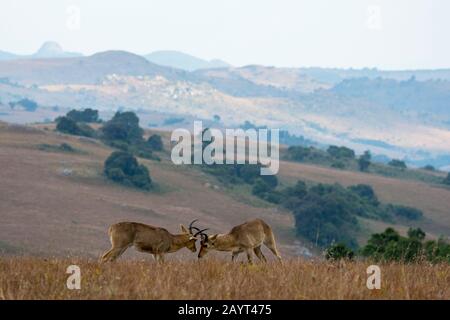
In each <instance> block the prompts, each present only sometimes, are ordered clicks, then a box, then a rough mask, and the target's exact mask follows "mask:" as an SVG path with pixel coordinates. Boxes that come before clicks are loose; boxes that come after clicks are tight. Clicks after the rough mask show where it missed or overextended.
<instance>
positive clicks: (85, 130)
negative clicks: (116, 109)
mask: <svg viewBox="0 0 450 320" xmlns="http://www.w3.org/2000/svg"><path fill="white" fill-rule="evenodd" d="M56 122H57V124H56V130H57V131H59V132H63V133H67V134H72V135H76V136H84V137H94V136H95V130H94V129H92V128H91V127H89V126H88V125H85V124H78V123H77V122H75V121H74V120H72V119H71V118H68V117H59V118H57V120H56Z"/></svg>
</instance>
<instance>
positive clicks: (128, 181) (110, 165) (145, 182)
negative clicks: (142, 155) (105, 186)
mask: <svg viewBox="0 0 450 320" xmlns="http://www.w3.org/2000/svg"><path fill="white" fill-rule="evenodd" d="M104 173H105V175H106V176H107V177H108V178H109V179H111V180H113V181H115V182H118V183H121V184H124V185H127V186H135V187H137V188H140V189H144V190H150V189H151V187H152V180H151V178H150V174H149V171H148V169H147V167H145V166H143V165H140V164H139V163H138V162H137V160H136V158H135V157H133V155H132V154H130V153H128V152H123V151H115V152H113V153H112V154H111V155H110V156H109V157H108V159H106V161H105V164H104Z"/></svg>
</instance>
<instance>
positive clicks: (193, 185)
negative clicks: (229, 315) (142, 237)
mask: <svg viewBox="0 0 450 320" xmlns="http://www.w3.org/2000/svg"><path fill="white" fill-rule="evenodd" d="M35 127H37V128H39V130H37V129H33V128H29V127H20V126H7V125H5V124H0V168H1V172H2V180H1V183H0V200H1V201H0V212H1V215H0V222H1V223H0V252H6V253H17V252H23V253H34V254H40V255H49V254H50V255H67V254H75V255H83V256H90V257H96V256H98V255H100V254H101V252H102V251H103V250H105V249H106V248H107V247H108V246H109V243H108V239H107V236H106V229H107V227H108V225H109V224H111V223H114V222H117V221H120V220H136V221H142V222H144V223H149V224H155V225H161V226H165V227H167V228H168V229H169V230H170V231H172V232H177V229H178V225H179V223H188V222H189V221H190V220H193V219H195V218H199V219H200V221H201V224H202V225H205V226H207V227H210V228H211V232H224V231H226V230H228V229H229V228H230V227H231V226H232V225H234V224H238V223H240V222H242V221H244V220H246V219H249V218H252V217H262V218H263V219H265V220H267V221H268V222H269V223H270V224H272V225H273V227H274V229H275V232H276V234H277V237H278V238H279V241H280V244H281V251H282V253H283V254H285V255H286V254H288V255H290V254H293V253H295V251H296V249H297V248H296V246H295V245H294V240H295V238H294V232H293V223H294V222H293V218H292V216H291V214H289V213H287V212H283V211H279V209H277V208H275V207H273V206H270V205H267V203H264V202H263V201H261V200H259V199H257V198H255V197H252V196H249V195H248V193H249V192H248V191H249V190H248V188H246V187H245V186H244V187H242V186H241V187H239V188H235V189H234V190H224V189H223V188H222V186H220V185H218V183H217V182H216V181H215V179H214V178H213V177H211V176H209V175H206V174H204V173H202V172H201V171H199V170H196V169H194V168H192V167H177V166H173V165H172V163H171V162H170V161H169V159H168V155H167V154H166V155H164V154H163V155H162V161H161V162H156V161H148V160H142V159H141V160H140V161H142V162H143V163H145V164H146V165H148V166H149V168H150V171H151V176H152V178H153V179H154V180H155V181H156V183H157V184H158V190H157V192H153V193H145V192H140V191H137V190H134V189H129V188H124V187H121V186H119V185H116V184H113V183H111V182H109V181H107V180H106V179H105V178H104V177H103V176H102V164H103V162H104V160H105V159H106V157H107V156H108V155H109V154H110V153H111V151H112V150H111V149H110V148H108V147H106V146H104V145H102V144H101V143H99V142H97V141H92V140H89V139H84V138H78V137H73V136H67V135H61V134H58V133H55V132H52V131H51V130H50V131H46V130H43V128H44V127H49V128H50V129H52V126H51V125H38V126H35ZM163 135H164V138H165V140H166V143H167V142H168V134H167V133H164V134H163ZM63 142H66V143H69V144H70V145H72V146H73V147H75V148H77V149H79V150H81V151H83V153H80V154H76V153H75V154H70V153H61V152H46V151H42V150H39V149H38V145H40V144H42V143H46V144H55V145H58V144H60V143H63ZM166 148H168V145H166ZM65 168H66V169H70V170H72V173H71V174H70V175H68V176H66V175H64V174H63V170H64V169H65ZM279 175H280V178H281V180H282V182H283V183H293V182H295V181H296V180H297V179H306V180H310V181H316V182H324V183H334V182H338V183H341V184H344V185H352V184H357V183H366V184H370V185H372V186H373V187H374V189H375V191H376V192H377V194H378V195H379V197H380V198H381V200H382V201H384V202H392V203H398V204H404V205H410V206H414V207H417V208H420V209H422V210H423V211H424V213H425V216H426V219H425V220H424V221H422V222H420V223H419V225H420V226H421V227H423V228H424V229H425V230H426V231H427V232H429V233H431V235H432V236H434V237H436V236H438V235H440V234H444V235H449V234H450V213H449V211H448V208H449V207H450V190H448V189H445V188H441V187H436V186H433V185H430V184H427V183H424V182H419V181H414V180H405V179H394V178H387V177H382V176H377V175H374V174H365V173H360V172H351V171H341V170H335V169H331V168H325V167H319V166H314V165H306V164H300V163H293V162H283V161H282V162H281V168H280V174H279ZM206 183H210V184H211V186H212V187H207V186H205V184H206ZM214 185H218V186H219V189H215V188H213V186H214ZM364 223H365V225H366V231H367V234H369V233H370V232H372V231H380V230H382V229H383V228H385V227H386V226H387V225H386V224H385V223H382V222H374V221H365V222H364ZM396 227H397V228H398V229H400V230H402V231H405V230H406V226H396ZM360 240H361V241H362V243H363V242H364V241H365V238H361V239H360ZM132 251H133V250H130V252H127V253H126V254H125V255H126V256H132V255H136V253H132ZM185 255H189V253H188V252H187V251H186V250H184V251H182V252H180V253H179V254H176V255H175V257H176V256H185ZM219 255H223V254H219ZM192 258H193V257H192Z"/></svg>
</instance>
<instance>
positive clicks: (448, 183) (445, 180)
mask: <svg viewBox="0 0 450 320" xmlns="http://www.w3.org/2000/svg"><path fill="white" fill-rule="evenodd" d="M443 183H444V184H446V185H449V186H450V172H449V173H448V174H447V177H446V178H445V179H444V181H443Z"/></svg>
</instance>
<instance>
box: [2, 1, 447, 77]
mask: <svg viewBox="0 0 450 320" xmlns="http://www.w3.org/2000/svg"><path fill="white" fill-rule="evenodd" d="M449 16H450V1H448V0H221V1H219V0H126V1H124V0H122V1H118V0H39V1H35V0H1V3H0V50H3V51H8V52H14V53H20V54H30V53H33V52H35V51H36V50H37V49H38V48H39V47H40V46H41V45H42V43H43V42H45V41H56V42H58V43H59V44H60V45H61V46H62V47H63V48H64V49H65V50H66V51H77V52H82V53H83V54H87V55H88V54H93V53H95V52H99V51H106V50H112V49H118V50H126V51H130V52H134V53H137V54H146V53H150V52H152V51H156V50H179V51H183V52H186V53H189V54H192V55H194V56H198V57H201V58H204V59H213V58H219V59H222V60H225V61H227V62H228V63H231V64H232V65H235V66H242V65H248V64H262V65H269V66H279V67H312V66H320V67H339V68H350V67H352V68H363V67H369V68H373V67H377V68H379V69H388V70H393V69H397V70H398V69H436V68H450V41H448V38H449V34H450V19H449V18H448V17H449Z"/></svg>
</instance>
